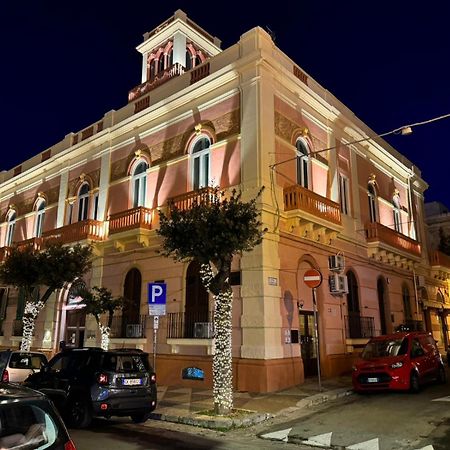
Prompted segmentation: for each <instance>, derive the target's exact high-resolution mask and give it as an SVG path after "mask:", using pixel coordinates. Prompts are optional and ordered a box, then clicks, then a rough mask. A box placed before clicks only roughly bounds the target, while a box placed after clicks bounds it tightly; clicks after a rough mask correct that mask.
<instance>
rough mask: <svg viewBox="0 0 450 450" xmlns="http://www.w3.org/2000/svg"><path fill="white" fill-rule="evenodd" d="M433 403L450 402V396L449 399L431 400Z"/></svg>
mask: <svg viewBox="0 0 450 450" xmlns="http://www.w3.org/2000/svg"><path fill="white" fill-rule="evenodd" d="M431 401H432V402H450V395H449V396H447V397H440V398H435V399H434V400H431ZM425 448H426V447H425Z"/></svg>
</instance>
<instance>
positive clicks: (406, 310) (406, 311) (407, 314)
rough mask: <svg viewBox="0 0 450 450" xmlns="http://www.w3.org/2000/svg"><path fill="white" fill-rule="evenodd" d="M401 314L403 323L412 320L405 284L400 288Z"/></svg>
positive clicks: (407, 290)
mask: <svg viewBox="0 0 450 450" xmlns="http://www.w3.org/2000/svg"><path fill="white" fill-rule="evenodd" d="M402 299H403V312H404V314H405V322H408V321H410V320H412V318H413V317H412V311H411V300H410V298H409V289H408V286H406V284H404V285H403V286H402Z"/></svg>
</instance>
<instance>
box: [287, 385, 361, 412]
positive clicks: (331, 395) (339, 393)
mask: <svg viewBox="0 0 450 450" xmlns="http://www.w3.org/2000/svg"><path fill="white" fill-rule="evenodd" d="M353 393H354V392H353V389H352V388H340V389H334V390H333V391H329V392H326V393H320V394H315V395H311V396H310V397H307V398H304V399H302V400H300V401H299V402H297V404H296V405H295V406H296V407H297V408H299V409H301V408H310V407H311V406H316V405H321V404H322V403H326V402H329V401H331V400H336V399H338V398H342V397H347V396H349V395H353Z"/></svg>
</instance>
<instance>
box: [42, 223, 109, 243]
mask: <svg viewBox="0 0 450 450" xmlns="http://www.w3.org/2000/svg"><path fill="white" fill-rule="evenodd" d="M104 237H105V229H104V223H103V222H101V221H99V220H92V219H88V220H82V221H80V222H75V223H71V224H70V225H65V226H64V227H61V228H56V229H54V230H50V231H45V232H44V233H42V239H43V241H44V243H45V244H46V243H49V242H61V243H63V244H69V243H71V242H79V241H85V240H92V241H102V240H103V239H104Z"/></svg>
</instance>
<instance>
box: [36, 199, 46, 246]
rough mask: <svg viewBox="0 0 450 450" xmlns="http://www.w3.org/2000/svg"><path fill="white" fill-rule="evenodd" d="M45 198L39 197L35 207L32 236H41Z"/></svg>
mask: <svg viewBox="0 0 450 450" xmlns="http://www.w3.org/2000/svg"><path fill="white" fill-rule="evenodd" d="M45 206H46V204H45V200H44V199H41V200H40V202H39V203H38V204H37V207H36V219H35V222H34V237H41V236H42V228H43V224H44V217H45Z"/></svg>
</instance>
